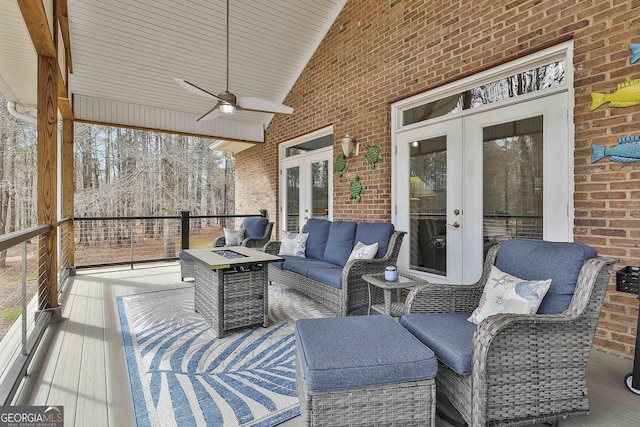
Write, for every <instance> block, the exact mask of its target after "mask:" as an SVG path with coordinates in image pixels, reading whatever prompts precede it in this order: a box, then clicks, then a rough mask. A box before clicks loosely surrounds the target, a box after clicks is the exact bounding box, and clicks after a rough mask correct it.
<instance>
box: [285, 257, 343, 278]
mask: <svg viewBox="0 0 640 427" xmlns="http://www.w3.org/2000/svg"><path fill="white" fill-rule="evenodd" d="M283 258H284V263H283V265H282V267H283V268H285V269H287V270H291V271H293V272H295V273H298V274H302V275H303V276H305V277H309V272H310V271H313V270H317V269H324V268H332V267H337V266H334V265H333V264H329V263H328V262H325V261H321V260H319V259H312V258H300V257H296V256H284V257H283ZM337 268H340V269H341V267H337ZM341 271H342V270H341Z"/></svg>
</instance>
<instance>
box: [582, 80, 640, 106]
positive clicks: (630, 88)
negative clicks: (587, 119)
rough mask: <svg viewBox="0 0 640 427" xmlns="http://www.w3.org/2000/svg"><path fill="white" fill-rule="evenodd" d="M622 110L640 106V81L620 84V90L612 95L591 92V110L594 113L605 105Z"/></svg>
mask: <svg viewBox="0 0 640 427" xmlns="http://www.w3.org/2000/svg"><path fill="white" fill-rule="evenodd" d="M607 102H608V103H609V107H613V108H621V107H631V106H633V105H638V104H640V79H637V80H629V81H628V82H622V83H618V89H616V91H615V92H613V93H610V94H604V93H597V92H591V108H590V109H589V111H594V110H596V109H597V108H598V107H600V106H601V105H603V104H606V103H607Z"/></svg>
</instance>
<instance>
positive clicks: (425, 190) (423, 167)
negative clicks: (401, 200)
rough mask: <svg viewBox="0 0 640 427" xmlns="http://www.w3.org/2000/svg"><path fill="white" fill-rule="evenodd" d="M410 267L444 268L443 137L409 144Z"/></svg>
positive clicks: (440, 270)
mask: <svg viewBox="0 0 640 427" xmlns="http://www.w3.org/2000/svg"><path fill="white" fill-rule="evenodd" d="M410 152H411V159H410V172H411V173H410V176H411V177H410V178H409V185H410V189H409V198H410V206H411V208H410V216H411V232H410V235H411V246H410V267H411V268H412V269H416V270H421V271H428V272H431V273H436V274H442V275H446V272H447V248H446V246H447V228H446V219H447V137H446V136H440V137H435V138H430V139H425V140H422V141H416V142H412V143H411V144H410Z"/></svg>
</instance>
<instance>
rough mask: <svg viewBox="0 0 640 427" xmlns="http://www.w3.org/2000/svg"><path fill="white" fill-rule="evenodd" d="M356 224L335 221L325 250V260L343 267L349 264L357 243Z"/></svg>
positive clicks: (330, 229)
mask: <svg viewBox="0 0 640 427" xmlns="http://www.w3.org/2000/svg"><path fill="white" fill-rule="evenodd" d="M356 226H357V224H356V223H355V222H342V221H334V222H332V223H331V226H330V227H329V239H328V240H327V246H326V248H325V250H324V260H325V261H327V262H330V263H332V264H337V265H340V266H343V267H344V265H345V264H346V263H347V260H348V259H349V255H351V250H352V249H353V247H354V245H355V242H354V240H353V239H354V237H355V235H356Z"/></svg>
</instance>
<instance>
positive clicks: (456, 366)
mask: <svg viewBox="0 0 640 427" xmlns="http://www.w3.org/2000/svg"><path fill="white" fill-rule="evenodd" d="M470 314H471V313H426V314H405V315H404V316H402V317H401V318H400V324H401V325H402V326H404V327H405V328H407V330H408V331H409V332H411V333H412V334H413V335H415V336H416V337H417V338H418V339H419V340H420V341H422V342H423V343H424V344H425V345H426V346H428V347H429V348H430V349H432V350H433V352H434V353H435V354H436V356H437V358H438V360H439V361H441V362H442V363H444V364H445V365H447V366H448V367H449V368H451V369H453V370H454V371H455V372H457V373H458V374H460V375H470V374H471V352H472V350H473V334H474V333H475V331H476V328H477V326H476V325H475V323H471V322H469V321H468V320H467V318H468V317H469V315H470Z"/></svg>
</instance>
